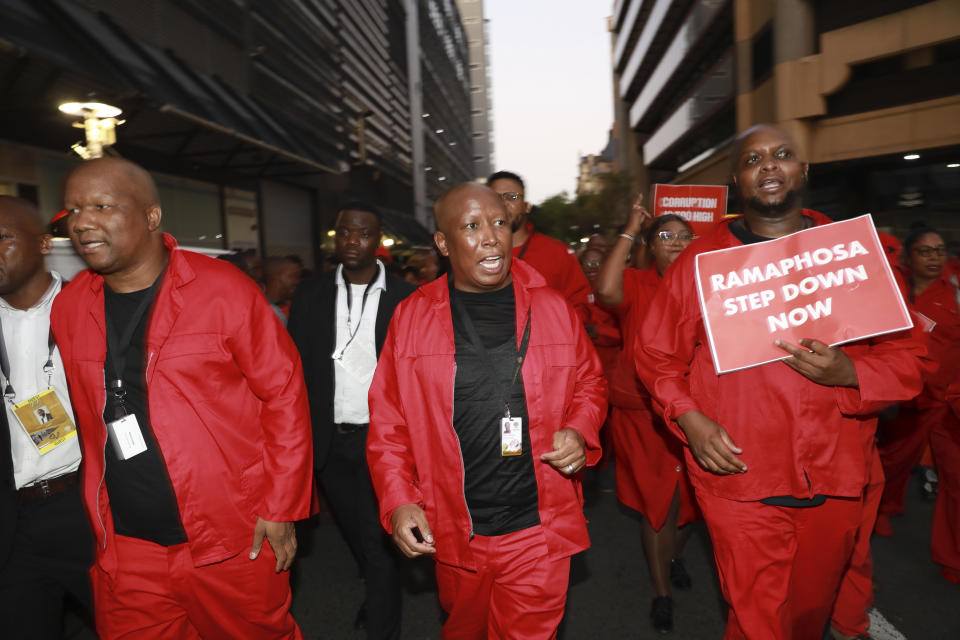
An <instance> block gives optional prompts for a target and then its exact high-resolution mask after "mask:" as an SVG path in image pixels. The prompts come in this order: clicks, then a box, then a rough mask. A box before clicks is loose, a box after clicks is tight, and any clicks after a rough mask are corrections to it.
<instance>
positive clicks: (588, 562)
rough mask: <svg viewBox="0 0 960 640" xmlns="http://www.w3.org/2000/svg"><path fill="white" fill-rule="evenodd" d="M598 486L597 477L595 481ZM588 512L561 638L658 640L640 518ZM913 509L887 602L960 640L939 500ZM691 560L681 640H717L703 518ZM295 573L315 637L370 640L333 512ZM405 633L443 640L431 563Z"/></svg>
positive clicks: (679, 607)
mask: <svg viewBox="0 0 960 640" xmlns="http://www.w3.org/2000/svg"><path fill="white" fill-rule="evenodd" d="M589 484H590V483H589V482H588V485H589ZM587 489H588V490H587V492H586V493H587V500H588V503H587V507H586V514H587V518H588V519H589V520H590V535H591V539H592V541H593V546H592V547H591V548H590V549H589V550H588V551H586V552H585V553H583V554H581V555H580V556H578V557H576V558H575V559H574V562H573V569H572V578H571V581H572V584H571V587H570V595H569V602H568V606H567V615H566V618H565V620H564V624H563V627H562V628H561V633H560V637H561V638H564V639H566V640H574V639H581V638H590V639H592V638H604V639H605V638H653V637H658V634H656V633H655V632H654V631H653V629H652V628H651V626H650V623H649V619H648V614H649V607H650V599H651V597H652V596H651V589H650V585H649V580H648V577H647V567H646V562H645V560H644V558H643V551H642V549H641V547H640V528H639V523H638V522H637V520H636V519H635V518H634V516H632V515H630V513H629V512H628V511H627V510H626V509H623V508H622V507H620V506H619V505H618V503H617V501H616V497H615V496H614V495H613V494H612V493H601V492H598V491H596V490H595V489H594V488H593V487H589V486H588V487H587ZM907 500H908V502H907V510H906V513H905V514H904V515H903V516H901V517H898V518H893V526H894V530H895V535H894V537H893V538H877V537H874V539H873V545H874V547H873V548H874V563H875V570H876V579H875V587H876V601H877V607H878V608H879V609H880V611H882V612H883V614H884V615H885V616H886V617H887V619H888V620H890V621H891V622H892V623H893V624H894V625H895V626H896V627H897V628H898V629H900V631H901V632H903V633H904V634H905V635H906V636H907V638H909V639H910V640H957V638H960V587H958V586H956V585H953V584H950V583H949V582H947V581H946V580H944V579H943V578H942V577H941V576H940V571H939V569H938V568H937V566H936V565H934V564H933V562H932V561H931V560H930V546H929V540H930V523H931V521H932V519H933V504H931V503H927V502H923V501H922V500H921V499H920V497H919V492H918V490H917V486H916V479H914V480H913V481H912V482H911V486H910V491H909V492H908V498H907ZM695 526H697V530H696V532H695V534H694V535H693V536H692V537H691V539H690V542H689V543H688V545H687V549H686V550H685V552H684V554H683V557H684V559H685V561H686V566H687V569H688V571H689V572H690V575H691V577H692V578H693V588H692V589H691V590H690V591H681V592H676V593H675V594H674V620H675V628H674V632H673V633H672V634H670V635H669V636H667V637H670V638H674V639H675V640H715V639H719V638H720V637H721V636H722V634H723V604H722V601H721V598H720V591H719V586H718V584H717V581H716V574H715V572H714V569H713V563H712V559H711V557H710V551H709V542H708V538H707V535H706V530H705V529H704V528H703V526H702V524H700V525H695ZM303 534H305V535H303V536H302V538H303V544H302V546H301V553H302V556H301V557H300V558H299V560H298V561H297V565H296V567H295V573H294V589H295V591H294V602H293V609H294V615H295V617H296V618H297V621H298V622H299V623H300V626H301V627H302V629H303V632H304V636H305V637H306V638H307V639H308V640H319V639H324V640H333V639H337V640H339V639H344V640H353V639H354V638H356V639H358V640H362V638H364V637H365V635H364V634H363V633H362V632H358V631H355V630H354V629H353V620H354V616H355V615H356V612H357V608H358V607H359V605H360V601H361V598H362V595H361V594H362V590H361V583H360V580H359V579H358V578H357V572H356V569H355V568H354V564H353V559H352V558H351V557H350V552H349V551H348V549H347V546H346V544H345V543H344V542H343V540H342V538H341V537H340V535H339V533H338V532H337V529H336V526H335V524H334V523H333V522H332V521H331V520H330V518H329V516H328V515H325V514H321V515H320V516H319V517H318V518H316V519H315V521H314V522H312V523H311V526H310V527H308V528H306V529H304V530H303ZM408 566H409V568H410V570H409V571H408V572H407V573H408V578H409V580H408V585H407V587H406V589H405V593H404V623H403V638H405V639H411V640H413V639H416V640H419V639H423V638H439V637H440V626H441V615H442V614H441V610H440V607H439V605H438V604H437V598H436V591H435V590H433V587H432V584H431V579H430V577H431V575H432V566H431V564H430V561H419V562H410V563H408Z"/></svg>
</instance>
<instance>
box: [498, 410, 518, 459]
mask: <svg viewBox="0 0 960 640" xmlns="http://www.w3.org/2000/svg"><path fill="white" fill-rule="evenodd" d="M522 442H523V418H500V455H502V456H518V455H520V454H521V453H523V450H522V446H521V443H522Z"/></svg>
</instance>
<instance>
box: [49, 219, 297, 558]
mask: <svg viewBox="0 0 960 640" xmlns="http://www.w3.org/2000/svg"><path fill="white" fill-rule="evenodd" d="M164 243H165V245H166V247H167V249H168V250H169V251H170V264H169V266H168V267H167V274H166V277H165V278H164V280H163V284H162V285H161V287H160V290H159V291H158V292H157V298H156V301H155V302H154V305H153V310H152V312H151V316H150V321H149V325H148V327H147V335H146V338H145V349H144V350H145V357H146V359H147V367H146V379H147V396H148V404H149V412H150V424H151V426H152V427H153V432H154V434H155V435H156V438H157V442H158V443H159V446H160V450H161V452H162V454H163V457H164V460H165V461H166V465H167V470H168V471H169V474H170V481H171V483H172V485H173V490H174V493H175V494H176V497H177V504H178V505H179V507H180V518H181V520H182V522H183V526H184V529H185V530H186V534H187V540H188V544H189V545H190V552H191V555H192V556H193V559H194V562H195V564H196V565H197V566H201V565H205V564H210V563H213V562H219V561H221V560H225V559H227V558H230V557H232V556H235V555H237V554H238V553H241V552H244V551H247V550H248V549H249V547H250V545H251V543H252V541H253V528H254V525H255V524H256V521H257V517H258V516H259V517H262V518H263V519H264V520H268V521H274V522H288V521H294V520H300V519H303V518H306V517H308V516H309V515H310V499H311V488H312V486H313V485H312V483H313V478H312V473H313V472H312V450H313V444H312V438H311V433H310V409H309V407H308V406H307V394H306V390H305V388H304V384H303V373H302V370H301V367H300V358H299V356H298V354H297V349H296V347H295V346H294V344H293V341H292V340H291V339H290V336H289V335H287V332H286V331H285V330H284V328H283V326H282V325H281V324H280V322H279V321H278V320H277V316H276V315H275V314H274V313H273V311H272V310H271V309H270V305H269V304H268V303H267V299H266V298H265V297H264V295H263V293H262V292H261V291H260V289H259V287H257V285H256V284H255V283H254V282H253V281H252V280H250V278H248V277H246V276H245V275H243V274H242V273H241V272H240V271H239V270H238V269H236V268H235V267H233V266H232V265H229V264H228V263H226V262H224V261H222V260H214V259H212V258H208V257H207V256H204V255H201V254H199V253H193V252H190V251H182V250H180V249H177V248H176V241H175V240H174V239H173V237H172V236H169V235H164ZM103 304H104V294H103V278H102V277H100V276H99V275H97V274H95V273H93V272H92V271H89V270H87V271H84V272H82V273H80V274H79V275H78V276H77V277H76V278H75V279H74V280H73V281H72V282H71V283H70V284H69V285H68V286H67V287H66V288H64V290H63V292H61V294H60V295H59V296H57V300H56V303H55V304H54V307H53V312H52V315H51V324H52V326H53V331H54V334H55V336H56V339H57V344H58V345H59V347H60V353H61V354H62V356H63V363H64V368H65V371H66V374H67V380H68V381H69V383H70V392H71V393H70V397H71V400H72V401H73V409H74V411H75V412H76V416H77V421H78V426H79V430H80V436H81V444H82V447H83V465H82V467H81V469H82V471H83V477H82V487H83V498H84V502H85V504H86V507H87V511H88V513H89V516H90V519H91V521H92V524H93V529H94V533H95V535H96V537H97V542H98V544H97V551H98V553H97V561H98V563H99V564H100V566H101V568H102V569H103V570H104V571H107V572H108V573H109V572H110V571H111V570H112V569H113V568H114V567H115V566H116V556H115V555H114V552H113V551H114V547H113V545H112V544H111V543H110V542H111V539H112V536H113V517H112V515H111V513H110V503H109V500H108V496H107V488H106V484H105V483H104V481H103V476H104V464H105V460H104V447H105V446H106V441H107V433H106V427H105V426H104V423H103V417H102V416H103V408H104V403H105V402H106V392H105V389H104V377H103V376H104V373H103V364H104V359H105V358H106V334H105V332H104V326H105V324H104V307H103Z"/></svg>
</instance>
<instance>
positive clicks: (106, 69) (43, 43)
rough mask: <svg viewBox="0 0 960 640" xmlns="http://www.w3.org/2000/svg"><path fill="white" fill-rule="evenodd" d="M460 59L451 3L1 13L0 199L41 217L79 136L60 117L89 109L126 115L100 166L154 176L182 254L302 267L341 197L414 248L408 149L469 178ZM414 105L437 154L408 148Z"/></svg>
mask: <svg viewBox="0 0 960 640" xmlns="http://www.w3.org/2000/svg"><path fill="white" fill-rule="evenodd" d="M437 10H439V11H440V13H441V14H442V15H443V16H444V20H443V22H442V23H438V22H436V21H435V20H431V19H430V16H431V15H432V13H433V12H435V11H437ZM411 21H416V23H417V27H418V28H417V29H413V30H412V31H413V32H414V34H415V35H417V36H418V39H417V40H415V41H413V42H411V41H410V38H409V35H410V33H411V29H410V23H411ZM441 27H442V28H441ZM447 42H451V43H452V44H451V46H446V43H447ZM466 55H467V54H466V39H465V36H464V35H463V28H462V24H460V19H459V14H458V13H457V10H456V6H455V5H452V0H449V1H444V0H313V1H311V2H302V3H291V2H285V1H282V0H259V1H257V2H252V1H250V0H204V1H202V2H201V1H199V0H155V1H149V0H51V1H50V2H43V3H36V2H30V1H29V0H9V1H7V2H4V3H2V4H0V84H2V86H3V88H4V98H5V99H4V100H3V101H2V102H0V116H2V117H0V190H2V191H4V192H8V193H16V194H19V195H23V196H25V197H27V198H29V199H32V200H34V201H36V202H37V204H38V205H39V206H40V207H41V210H42V211H43V212H44V214H46V215H49V216H52V215H53V214H54V213H56V211H58V210H59V208H60V194H59V188H60V180H61V179H62V176H63V175H64V173H65V172H66V171H67V170H69V168H70V167H71V166H73V165H74V164H76V162H78V161H79V158H77V157H76V156H74V155H73V154H72V153H71V152H70V151H69V149H70V146H71V144H72V143H73V142H75V141H76V140H77V139H79V138H81V137H82V132H80V131H78V130H77V129H74V128H73V126H72V124H73V122H72V121H71V119H70V118H68V117H66V116H64V115H63V114H61V113H59V112H58V111H57V105H58V104H60V103H62V102H67V101H87V100H95V101H98V102H104V103H108V104H112V105H115V106H117V107H119V108H121V109H123V114H122V115H121V116H120V117H121V119H124V120H125V123H124V124H122V125H121V126H120V127H119V128H118V129H117V143H116V144H115V145H114V146H113V147H112V150H111V152H113V153H116V154H119V155H122V156H123V157H127V158H130V159H131V160H134V161H136V162H138V163H140V164H142V165H144V166H145V167H146V168H147V169H149V170H150V171H151V172H152V173H153V174H154V175H155V176H156V177H157V180H158V183H159V187H160V192H161V198H162V203H163V205H164V226H165V228H166V229H167V230H168V231H170V232H171V233H173V234H174V235H175V236H177V237H178V239H180V241H181V243H183V244H187V245H192V246H200V247H207V248H256V249H258V250H260V251H261V252H262V253H263V254H265V255H287V254H297V255H300V256H301V257H302V258H303V259H304V260H305V261H306V262H307V263H308V264H312V263H313V262H314V260H315V258H317V257H318V250H319V248H320V247H321V246H322V245H323V244H324V243H325V242H326V243H329V240H328V236H327V230H328V229H329V228H330V227H331V225H332V222H333V216H334V215H335V213H336V211H337V209H338V207H339V206H340V205H341V204H342V203H344V202H345V201H347V200H349V199H352V198H362V199H364V200H368V201H371V202H373V203H374V204H376V205H378V206H380V207H381V208H382V209H383V210H384V212H385V225H386V227H387V229H388V231H389V232H390V233H391V234H392V235H393V236H395V237H396V239H397V240H398V241H407V242H410V243H422V242H428V241H429V228H430V224H431V223H430V220H429V219H428V217H427V215H426V214H425V211H424V208H423V207H421V208H420V209H418V208H417V207H416V206H415V199H414V198H415V193H414V191H415V183H416V180H415V179H414V178H415V176H416V170H415V166H414V155H415V150H416V149H418V148H419V149H421V150H424V152H423V154H422V156H421V157H422V158H424V159H429V161H430V162H436V163H437V164H438V165H442V164H443V163H444V162H446V163H447V164H448V165H449V166H451V168H450V169H449V172H450V174H451V179H467V177H468V176H469V175H470V174H471V171H470V164H471V162H472V149H471V148H470V147H471V144H470V143H471V136H470V132H469V106H468V105H469V86H468V82H467V62H466ZM458 66H459V67H462V69H461V71H460V72H457V67H458ZM412 67H413V68H416V70H417V71H418V73H419V74H420V76H421V79H422V84H418V85H417V86H416V87H415V88H416V94H414V93H413V92H412V91H411V88H412V85H411V83H410V77H411V75H412V74H411V68H412ZM420 92H424V93H430V94H431V98H430V99H431V100H432V101H433V102H432V104H434V105H435V108H434V111H435V112H436V114H437V118H438V120H442V121H443V124H442V125H438V126H437V127H436V128H444V129H446V130H449V131H451V132H452V133H451V134H450V136H449V139H447V140H445V142H444V145H443V146H444V148H443V149H442V153H441V151H439V150H438V146H439V145H437V144H434V143H433V142H431V141H430V140H428V139H426V137H425V134H423V132H419V133H420V134H421V137H415V136H414V133H415V132H414V126H413V123H414V122H417V121H419V120H421V119H422V118H421V112H419V111H418V112H417V113H414V112H413V108H412V106H413V104H414V103H415V101H416V100H419V99H420V97H421V93H420ZM441 114H442V115H441ZM449 142H456V144H454V145H450V144H449ZM434 158H436V159H434ZM424 191H425V193H424V196H423V197H424V198H429V197H431V196H433V195H435V193H436V190H435V189H434V190H430V191H427V190H424ZM426 204H427V205H429V201H428V200H427V201H426Z"/></svg>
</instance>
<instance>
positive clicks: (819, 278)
mask: <svg viewBox="0 0 960 640" xmlns="http://www.w3.org/2000/svg"><path fill="white" fill-rule="evenodd" d="M696 270H697V293H698V294H699V296H700V309H701V311H702V312H703V322H704V325H705V327H706V330H707V335H708V337H709V341H710V350H711V353H712V355H713V364H714V367H715V368H716V370H717V373H718V374H722V373H728V372H730V371H737V370H739V369H746V368H749V367H755V366H757V365H761V364H766V363H768V362H774V361H777V360H783V359H784V358H787V357H789V354H788V353H786V352H785V351H783V350H782V349H780V348H779V347H777V346H776V345H775V344H774V340H777V339H780V340H784V341H786V342H790V343H791V344H793V345H799V340H800V339H801V338H812V339H815V340H819V341H820V342H823V343H825V344H828V345H830V346H834V345H838V344H843V343H845V342H852V341H854V340H860V339H862V338H869V337H871V336H878V335H882V334H885V333H892V332H894V331H901V330H903V329H909V328H910V327H912V326H913V323H912V321H911V319H910V314H909V312H908V311H907V306H906V304H904V302H903V297H902V296H901V295H900V290H899V289H898V287H897V283H896V280H895V279H894V276H893V272H892V271H891V270H890V263H889V262H888V261H887V258H886V255H885V253H884V250H883V247H882V246H881V244H880V240H879V238H878V237H877V231H876V229H874V226H873V219H872V218H871V217H870V215H869V214H868V215H865V216H860V217H859V218H854V219H852V220H844V221H842V222H834V223H833V224H828V225H822V226H819V227H813V228H811V229H806V230H804V231H800V232H798V233H794V234H791V235H789V236H784V237H782V238H777V239H776V240H770V241H768V242H761V243H757V244H748V245H744V246H740V247H732V248H729V249H720V250H718V251H710V252H707V253H701V254H699V255H698V256H697V257H696Z"/></svg>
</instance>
